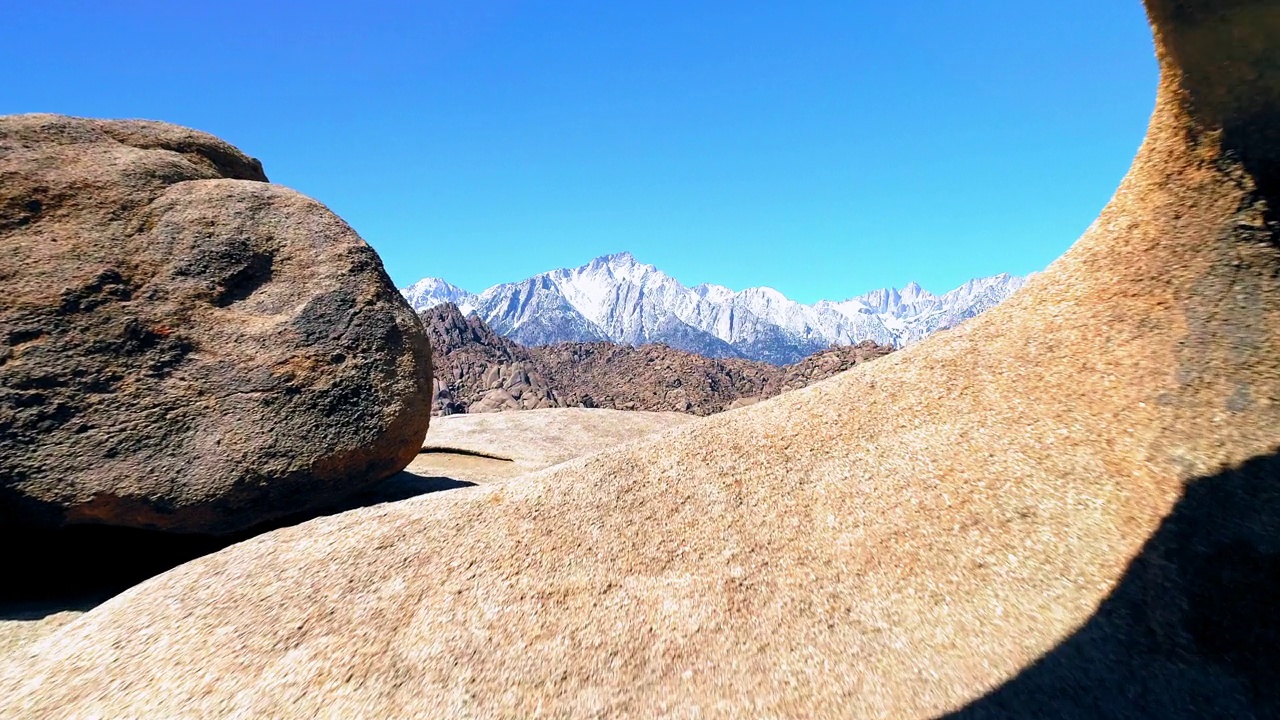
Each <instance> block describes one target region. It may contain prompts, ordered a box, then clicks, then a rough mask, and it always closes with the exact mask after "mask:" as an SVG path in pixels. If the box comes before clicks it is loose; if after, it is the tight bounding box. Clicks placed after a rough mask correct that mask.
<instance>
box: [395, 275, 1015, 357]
mask: <svg viewBox="0 0 1280 720" xmlns="http://www.w3.org/2000/svg"><path fill="white" fill-rule="evenodd" d="M1024 282H1025V278H1020V277H1014V276H1011V275H1008V274H1001V275H995V276H992V277H988V278H979V279H976V280H970V281H969V282H967V283H965V284H964V285H962V286H960V287H958V288H956V289H954V290H952V291H951V292H948V293H946V294H943V295H934V294H933V293H930V292H928V291H927V290H925V289H923V288H921V287H920V286H919V285H917V284H916V283H911V284H909V285H907V286H906V287H905V288H903V289H902V290H897V289H894V288H886V289H883V290H876V291H874V292H870V293H867V294H865V295H860V296H858V297H855V298H851V299H848V300H841V301H837V302H832V301H827V300H823V301H820V302H817V303H815V304H813V305H806V304H804V303H799V302H796V301H794V300H791V299H789V298H787V297H786V296H785V295H783V294H782V293H780V292H778V291H777V290H774V289H772V288H767V287H757V288H748V289H746V290H743V291H741V292H734V291H733V290H730V289H729V288H727V287H723V286H720V285H698V286H696V287H692V288H690V287H686V286H685V285H683V284H681V283H680V282H679V281H678V280H676V279H675V278H673V277H671V276H670V275H667V274H666V273H664V272H662V271H661V270H659V269H658V268H656V267H654V266H653V265H648V264H645V263H642V262H640V261H638V260H637V259H636V258H635V257H633V256H632V255H631V253H625V252H623V253H617V254H614V255H605V256H603V257H598V258H596V259H595V260H592V261H591V262H589V263H587V264H586V265H583V266H581V267H577V268H563V269H559V270H552V271H550V272H546V273H542V274H540V275H535V276H533V277H531V278H528V279H526V280H523V281H521V282H514V283H503V284H501V285H495V286H493V287H491V288H489V289H488V290H485V291H484V292H481V293H479V294H472V293H469V292H467V291H466V290H463V289H462V288H460V287H457V286H455V285H451V284H449V283H447V282H445V281H444V280H441V279H439V278H424V279H422V280H420V281H418V282H417V283H414V284H413V285H412V286H410V287H407V288H404V289H403V290H401V293H403V294H404V296H405V298H406V299H407V300H408V301H409V303H410V304H411V305H412V306H413V307H414V309H415V310H418V311H422V310H427V309H429V308H431V307H434V306H435V305H438V304H440V303H445V302H450V303H454V304H456V305H458V306H459V307H460V308H461V309H462V311H463V314H464V315H469V314H471V313H472V312H475V313H476V314H477V315H479V316H480V318H481V319H482V320H484V321H485V322H486V323H487V324H488V325H489V327H491V328H493V329H494V330H495V331H497V332H498V334H500V335H502V336H504V337H508V338H511V339H512V340H515V341H516V342H519V343H523V344H525V345H530V346H532V345H548V344H552V343H559V342H596V341H611V342H615V343H623V344H626V345H645V344H649V343H660V344H663V345H668V346H671V347H674V348H676V349H679V350H687V351H689V352H693V353H697V354H698V355H705V356H707V357H724V358H743V359H748V360H761V361H764V362H770V363H774V364H777V365H785V364H787V363H793V362H797V361H799V360H800V359H802V358H804V357H805V356H807V355H810V354H812V353H815V352H818V351H820V350H824V349H826V348H828V347H830V346H832V345H856V344H857V343H859V342H861V341H863V340H873V341H875V342H876V343H877V344H883V345H893V346H895V347H901V346H903V345H908V344H910V343H913V342H915V341H917V340H920V339H923V338H924V337H927V336H928V335H930V334H932V333H934V332H936V331H938V330H940V329H942V328H946V327H951V326H953V325H955V324H957V323H959V322H961V321H963V320H966V319H968V318H971V317H974V316H976V315H978V314H980V313H982V312H984V311H986V310H987V309H989V308H991V307H994V306H995V305H997V304H999V303H1000V302H1003V301H1004V300H1005V299H1006V298H1007V297H1009V296H1010V295H1012V294H1013V293H1014V292H1015V291H1017V290H1018V289H1019V288H1021V287H1022V285H1023V283H1024Z"/></svg>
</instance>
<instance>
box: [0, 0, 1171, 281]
mask: <svg viewBox="0 0 1280 720" xmlns="http://www.w3.org/2000/svg"><path fill="white" fill-rule="evenodd" d="M4 25H5V41H4V43H3V44H0V67H3V68H5V69H6V70H5V72H4V73H3V76H2V79H0V113H12V112H34V111H47V112H59V113H68V114H75V115H86V116H94V117H146V118H155V119H161V120H167V121H170V122H175V123H180V124H184V125H190V126H193V127H196V128H200V129H202V130H206V131H209V132H212V133H214V134H216V135H219V136H221V137H223V138H225V139H227V140H228V141H230V142H232V143H234V144H236V145H237V146H239V147H241V148H242V149H244V150H245V151H246V152H248V153H250V154H251V155H254V156H256V157H259V158H261V159H262V161H263V163H264V164H265V166H266V169H267V174H268V175H269V176H270V177H271V179H272V180H273V181H275V182H279V183H282V184H285V185H289V186H291V187H294V188H297V189H299V190H301V191H302V192H305V193H307V194H308V195H311V196H313V197H316V198H318V199H320V200H321V201H323V202H324V203H326V204H327V205H328V206H329V207H331V208H332V209H333V210H334V211H335V212H337V213H338V214H339V215H341V216H342V217H343V218H345V219H346V220H347V221H348V222H350V223H351V224H352V225H353V226H354V227H355V228H356V229H357V230H358V231H359V232H360V233H361V234H362V235H363V236H364V238H365V239H366V240H368V241H369V242H370V243H371V244H372V245H373V246H374V247H375V248H377V250H378V252H379V253H380V254H381V255H382V258H383V260H384V261H385V263H386V265H387V269H388V270H389V272H390V273H391V276H392V278H393V279H394V280H395V281H396V282H397V284H399V285H405V284H408V283H409V282H411V281H413V280H416V279H417V278H419V277H422V276H425V275H436V276H441V277H444V278H446V279H447V280H449V281H451V282H453V283H455V284H458V285H461V286H463V287H466V288H468V289H470V290H473V291H478V290H480V289H483V288H484V287H486V286H488V285H491V284H493V283H496V282H501V281H507V280H516V279H521V278H524V277H526V276H528V275H531V274H533V273H536V272H540V271H543V270H547V269H551V268H554V267H560V266H567V265H577V264H581V263H583V262H586V261H587V260H589V259H590V258H592V257H595V256H597V255H601V254H605V253H608V252H615V251H619V250H630V251H632V252H633V253H635V254H636V256H637V257H638V258H640V259H641V260H644V261H647V262H651V263H654V264H656V265H658V266H659V267H661V268H663V269H665V270H667V271H668V272H670V273H671V274H673V275H675V276H676V277H677V278H679V279H680V280H682V281H684V282H686V283H688V284H696V283H699V282H717V283H720V284H724V285H728V286H730V287H733V288H735V289H741V288H743V287H746V286H750V285H771V286H773V287H776V288H778V289H779V290H781V291H783V292H784V293H786V294H787V295H789V296H791V297H793V298H795V299H798V300H803V301H813V300H816V299H818V298H823V297H825V298H844V297H848V296H851V295H855V294H858V293H861V292H863V291H866V290H869V289H872V288H876V287H882V286H886V285H898V286H901V285H903V284H905V283H906V282H908V281H910V280H918V281H920V282H921V283H922V284H923V285H924V286H925V287H926V288H930V289H933V290H936V291H941V290H946V289H950V288H951V287H954V286H955V285H958V284H960V283H961V282H963V281H964V280H966V279H968V278H970V277H975V276H980V275H990V274H995V273H997V272H1001V271H1009V272H1013V273H1019V274H1021V273H1026V272H1030V271H1033V270H1038V269H1042V268H1043V267H1044V266H1045V265H1047V264H1048V263H1049V262H1050V261H1051V260H1052V259H1053V258H1055V257H1057V256H1058V255H1060V254H1061V253H1062V252H1063V251H1064V250H1066V248H1067V247H1068V246H1069V245H1070V244H1071V243H1072V242H1073V241H1074V240H1075V238H1076V237H1077V236H1078V235H1079V234H1080V233H1081V232H1082V231H1083V230H1084V229H1085V228H1086V227H1087V226H1088V224H1089V223H1090V222H1091V221H1092V220H1093V218H1094V217H1095V215H1096V214H1097V211H1098V210H1099V209H1100V208H1101V207H1102V205H1103V204H1105V202H1106V201H1107V199H1108V198H1109V197H1110V195H1111V193H1112V191H1113V190H1114V189H1115V187H1116V184H1117V183H1118V182H1119V180H1120V178H1121V177H1122V176H1123V174H1124V171H1125V170H1126V168H1127V167H1128V165H1129V161H1130V159H1131V158H1132V156H1133V154H1134V151H1135V150H1136V149H1137V146H1138V143H1139V142H1140V140H1141V138H1142V135H1143V132H1144V130H1145V126H1146V121H1147V117H1148V115H1149V114H1150V110H1151V107H1152V100H1153V97H1154V88H1155V81H1156V68H1155V62H1154V59H1153V58H1152V51H1151V40H1150V36H1149V34H1148V31H1147V27H1146V23H1145V18H1144V16H1143V13H1142V9H1141V7H1140V3H1139V2H1138V1H1137V0H1075V1H1074V2H1028V1H1027V0H894V2H881V1H879V0H877V1H875V2H871V1H869V0H796V1H795V2H778V1H777V0H770V1H768V2H764V1H758V0H734V1H732V2H730V1H729V0H705V1H702V2H699V1H697V0H694V1H692V2H690V1H689V0H682V1H676V0H643V1H642V2H641V1H638V0H637V1H631V2H628V1H625V0H616V1H611V2H603V1H601V0H523V1H521V0H468V1H463V0H425V1H422V2H412V3H410V2H405V3H401V2H381V3H350V2H341V3H339V2H331V1H328V0H316V1H315V2H308V3H300V2H299V3H284V2H270V0H262V1H261V2H244V1H241V0H230V1H222V2H214V1H212V0H201V1H196V0H192V1H190V2H168V1H165V2H159V1H155V0H119V1H116V2H80V3H70V2H59V1H57V0H51V1H42V2H22V3H17V2H15V3H10V4H9V5H8V6H7V7H6V10H5V13H4Z"/></svg>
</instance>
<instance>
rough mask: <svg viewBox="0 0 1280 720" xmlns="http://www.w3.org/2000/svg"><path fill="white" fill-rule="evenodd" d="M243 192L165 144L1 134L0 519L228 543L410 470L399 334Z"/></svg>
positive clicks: (249, 166) (207, 154) (208, 147)
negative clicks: (225, 535) (201, 535)
mask: <svg viewBox="0 0 1280 720" xmlns="http://www.w3.org/2000/svg"><path fill="white" fill-rule="evenodd" d="M266 180H267V178H266V176H265V175H264V174H263V172H262V166H261V165H260V164H259V163H258V161H257V160H254V159H252V158H249V157H247V156H245V155H244V154H242V153H241V152H240V151H238V150H236V149H235V148H233V147H231V146H230V145H227V144H226V143H224V142H222V141H220V140H218V139H216V138H214V137H212V136H209V135H206V134H204V133H200V132H196V131H193V130H188V129H185V128H180V127H175V126H172V125H166V124H163V123H156V122H145V121H100V120H83V119H76V118H67V117H59V116H52V115H27V116H9V117H4V118H0V250H2V252H0V280H2V281H3V285H4V288H5V296H4V300H3V301H0V523H3V524H6V525H41V526H58V525H64V524H75V523H101V524H108V525H121V526H131V527H139V528H153V529H163V530H172V531H179V532H211V533H221V532H228V531H232V530H236V529H239V528H243V527H246V526H249V525H252V524H255V523H258V522H261V521H263V520H266V519H269V518H271V517H273V516H276V515H281V514H285V513H290V512H296V511H299V510H304V509H306V508H308V507H311V506H313V505H318V504H323V503H326V502H329V501H332V500H333V499H334V498H335V497H337V496H341V495H343V494H346V493H349V492H352V491H354V490H358V489H360V488H362V487H364V486H367V485H369V484H371V483H373V482H376V481H378V480H380V479H382V478H385V477H387V476H388V475H390V474H392V473H395V472H397V471H398V470H400V469H401V468H402V467H404V466H405V465H406V464H407V463H408V462H409V461H410V460H411V459H412V458H413V456H414V454H415V453H416V452H417V449H418V448H419V447H420V445H421V441H422V437H423V435H424V434H425V432H426V428H427V422H428V414H429V408H430V392H431V370H430V356H429V349H428V345H427V340H426V337H425V335H424V333H423V331H422V329H421V325H420V323H419V322H418V320H417V318H416V317H414V315H413V313H412V311H411V310H410V309H409V307H408V306H407V305H406V304H405V302H404V301H403V300H402V299H401V298H400V295H399V294H398V293H397V292H396V291H395V289H394V287H393V286H392V284H391V282H390V280H389V279H388V278H387V276H386V274H385V272H384V270H383V268H382V264H381V261H380V260H379V259H378V256H377V254H376V253H375V252H374V251H373V250H372V249H371V248H370V247H369V246H368V245H366V244H365V243H364V241H362V240H361V239H360V238H359V236H357V235H356V233H355V232H354V231H353V230H352V229H351V228H350V227H348V226H347V225H346V224H345V223H344V222H342V220H340V219H339V218H337V217H336V216H334V215H333V214H332V213H330V212H329V211H328V210H327V209H326V208H325V207H324V206H322V205H321V204H320V203H317V202H316V201H314V200H311V199H309V198H307V197H304V196H302V195H300V194H298V193H296V192H294V191H292V190H288V189H286V188H283V187H280V186H277V185H272V184H270V183H268V182H267V181H266Z"/></svg>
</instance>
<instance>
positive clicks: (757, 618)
mask: <svg viewBox="0 0 1280 720" xmlns="http://www.w3.org/2000/svg"><path fill="white" fill-rule="evenodd" d="M1148 9H1149V14H1150V17H1151V19H1152V21H1153V24H1154V26H1155V31H1156V40H1157V51H1158V54H1159V59H1160V64H1161V68H1162V76H1163V79H1162V80H1161V83H1160V88H1159V96H1158V101H1157V107H1156V111H1155V114H1154V116H1153V119H1152V122H1151V127H1150V133H1149V135H1148V138H1147V140H1146V142H1145V143H1144V145H1143V147H1142V149H1141V151H1140V153H1139V155H1138V158H1137V159H1136V161H1135V163H1134V166H1133V169H1132V171H1131V172H1130V174H1129V175H1128V176H1127V177H1126V179H1125V180H1124V182H1123V184H1122V185H1121V187H1120V189H1119V191H1118V192H1117V194H1116V196H1115V198H1114V199H1113V201H1112V202H1111V204H1110V205H1109V206H1108V207H1107V208H1106V209H1105V210H1104V212H1103V213H1102V216H1101V217H1100V218H1099V220H1098V222H1097V223H1096V224H1095V225H1093V226H1092V228H1091V229H1090V230H1089V231H1088V232H1087V233H1086V234H1085V236H1084V237H1082V238H1081V239H1080V240H1079V242H1078V243H1077V244H1076V245H1075V246H1074V247H1073V248H1072V249H1071V250H1070V251H1069V252H1068V253H1067V254H1066V255H1065V256H1063V257H1062V258H1061V259H1059V260H1058V261H1057V262H1055V263H1054V264H1053V266H1052V267H1051V268H1050V269H1049V270H1048V271H1046V272H1045V273H1044V274H1043V275H1041V276H1039V277H1038V278H1036V279H1033V280H1032V281H1031V282H1030V283H1029V284H1028V286H1027V287H1026V288H1025V289H1024V290H1023V291H1022V292H1020V293H1019V294H1017V295H1015V296H1014V297H1013V298H1012V299H1010V300H1009V301H1008V302H1006V303H1005V304H1003V305H1001V306H999V307H997V308H995V309H993V310H991V311H990V312H988V313H987V314H984V315H983V316H981V317H979V318H977V319H976V320H974V321H973V322H970V323H966V324H964V325H962V326H960V327H958V328H955V329H953V330H950V331H948V332H946V333H944V334H942V335H939V336H936V337H933V338H931V339H929V340H926V341H924V342H922V343H920V344H919V345H917V346H914V347H911V348H908V349H906V350H904V351H901V352H896V353H894V354H892V355H890V356H888V357H886V358H884V359H882V360H880V361H878V362H874V363H868V364H867V365H866V366H864V367H862V368H858V369H856V370H854V371H853V372H849V373H844V374H842V375H839V376H837V377H835V378H833V379H831V380H829V381H826V382H823V383H819V384H817V385H814V386H811V387H808V388H805V389H802V390H798V391H795V392H791V393H787V394H784V395H781V396H779V397H777V398H775V399H772V400H770V401H766V402H762V403H759V404H757V405H755V406H753V407H751V408H747V409H744V410H742V411H740V412H733V413H726V414H723V415H718V416H715V417H712V418H708V419H705V420H702V421H699V422H695V423H691V424H690V425H688V426H686V427H685V428H681V429H678V430H676V431H672V432H669V433H664V434H663V435H661V436H659V437H657V438H655V439H653V440H652V441H648V442H642V443H640V444H638V445H632V446H628V447H626V448H623V449H619V450H616V451H613V452H610V453H607V454H604V455H598V456H594V457H591V458H585V459H579V460H576V461H573V462H571V463H568V464H566V465H562V466H559V467H557V468H553V469H550V470H547V471H544V472H542V473H538V474H535V475H532V476H527V477H524V478H520V479H517V480H514V481H510V482H508V483H505V484H498V485H490V486H486V487H477V488H468V489H464V490H459V491H452V492H448V493H440V494H438V495H436V496H434V497H430V498H424V499H422V500H419V501H410V502H405V503H400V504H397V505H392V506H382V507H378V508H372V509H368V510H362V511H357V512H353V513H349V514H346V515H342V516H337V517H330V518H324V519H321V520H318V521H315V522H312V523H308V524H307V525H304V526H300V527H293V528H288V529H284V530H280V531H277V532H275V533H272V534H269V535H265V536H261V537H259V538H256V539H254V540H251V541H249V542H245V543H242V544H240V545H237V546H235V547H232V548H229V549H228V550H226V551H224V552H221V553H218V554H215V555H211V556H208V557H205V558H202V559H200V560H198V561H195V562H193V563H190V564H188V565H185V566H183V567H180V568H178V569H176V570H174V571H172V572H170V573H168V574H166V575H163V576H160V577H158V578H155V579H154V580H152V581H149V582H147V583H144V584H143V585H141V586H138V587H136V588H134V589H133V590H130V591H129V592H126V593H125V594H123V595H122V596H120V597H118V598H116V599H114V600H112V601H111V602H108V603H107V604H105V605H103V606H101V607H99V608H97V609H96V610H94V611H93V612H91V613H89V614H88V615H86V616H85V617H83V618H81V619H80V620H78V621H76V622H75V623H73V624H71V625H69V626H67V627H66V628H64V629H63V630H61V631H59V632H58V633H56V634H55V635H53V636H51V637H50V638H48V639H47V640H45V641H44V642H42V643H40V644H38V645H37V646H35V648H34V651H33V652H32V653H30V655H29V656H28V657H24V658H22V659H21V660H19V661H17V662H15V663H13V664H11V665H10V666H9V667H7V668H5V669H3V670H0V698H2V699H0V714H6V715H10V716H22V717H45V716H52V715H60V716H64V715H83V716H90V715H96V714H102V715H111V716H138V715H142V716H157V715H178V714H181V715H188V716H189V715H229V714H242V715H252V716H273V717H286V716H288V717H311V716H314V715H317V714H328V715H333V716H366V717H368V716H403V715H414V714H417V715H423V716H488V717H494V716H533V715H537V714H543V715H549V716H570V715H572V716H590V715H609V716H637V717H641V716H643V717H647V716H673V717H693V716H699V717H703V716H717V717H741V716H788V717H830V716H849V717H893V718H912V717H919V718H924V717H934V716H937V715H938V714H939V713H944V712H947V711H951V710H956V711H958V712H959V713H960V714H961V716H965V717H1038V718H1077V717H1110V718H1138V717H1161V718H1193V717H1194V718H1199V717H1237V718H1248V717H1259V718H1260V717H1276V716H1277V714H1278V713H1280V682H1277V677H1276V668H1277V667H1280V656H1278V654H1280V652H1278V651H1277V648H1280V642H1277V636H1278V634H1280V616H1278V613H1280V609H1278V608H1280V605H1277V603H1276V602H1275V598H1276V596H1277V592H1280V587H1278V585H1280V582H1278V581H1277V577H1280V540H1278V538H1280V485H1278V483H1277V478H1278V477H1280V455H1278V454H1277V445H1278V444H1280V337H1277V330H1278V329H1280V234H1278V233H1280V228H1278V227H1277V224H1276V223H1277V217H1276V216H1275V208H1276V207H1277V204H1276V203H1277V202H1280V195H1278V186H1277V182H1276V181H1277V178H1280V142H1277V136H1278V134H1280V65H1277V63H1276V62H1275V58H1276V56H1277V53H1280V48H1278V47H1277V43H1280V5H1277V3H1275V2H1274V1H1273V0H1265V1H1263V0H1232V1H1230V2H1223V1H1222V0H1212V1H1211V0H1148ZM1099 327H1106V328H1107V329H1108V332H1107V333H1106V334H1105V335H1102V336H1099V335H1098V333H1097V332H1096V330H1095V329H1096V328H1099ZM1085 348H1087V351H1085ZM461 538H465V541H460V539H461Z"/></svg>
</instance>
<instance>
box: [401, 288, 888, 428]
mask: <svg viewBox="0 0 1280 720" xmlns="http://www.w3.org/2000/svg"><path fill="white" fill-rule="evenodd" d="M419 315H420V316H421V317H422V320H423V323H424V324H425V325H426V326H427V330H428V333H429V334H430V336H431V346H432V352H433V353H434V355H433V365H434V367H435V373H436V385H435V391H436V398H435V405H434V407H433V412H435V413H436V414H437V415H450V414H454V413H463V412H472V413H475V412H494V411H500V410H529V409H536V408H552V407H602V408H612V409H617V410H655V411H661V410H667V411H677V412H686V413H692V414H695V415H710V414H712V413H717V412H721V411H723V410H727V409H730V408H732V407H737V406H741V405H747V404H751V403H753V402H756V401H758V400H760V399H763V398H767V397H772V396H774V395H777V394H779V393H781V392H784V391H786V390H793V389H797V388H801V387H804V386H806V385H809V384H811V383H814V382H817V381H819V380H824V379H826V378H828V377H831V376H832V375H835V374H837V373H840V372H843V371H845V370H848V369H849V368H851V367H853V366H854V365H857V364H859V363H862V362H866V361H867V360H872V359H875V358H877V357H880V356H882V355H885V354H888V353H889V352H892V350H893V348H892V347H891V346H888V345H878V344H876V343H874V342H870V341H868V342H863V343H861V344H858V345H848V346H842V347H832V348H828V349H826V350H822V351H820V352H817V353H814V354H813V355H810V356H809V357H806V358H804V359H803V360H801V361H800V362H797V363H794V364H792V365H787V366H777V365H771V364H769V363H765V362H756V361H751V360H743V359H741V358H709V357H704V356H702V355H697V354H694V353H691V352H686V351H683V350H677V349H675V348H671V347H668V346H666V345H656V344H650V345H641V346H639V347H634V346H631V345H622V344H617V343H612V342H586V343H573V342H570V343H557V344H554V345H544V346H538V347H525V346H523V345H520V344H519V343H516V342H514V341H513V340H510V339H508V338H505V337H502V336H501V335H499V334H498V333H497V332H495V331H494V330H493V329H492V328H490V327H489V326H488V325H487V324H485V322H484V321H482V320H481V319H480V318H479V317H477V316H476V315H470V316H464V315H463V313H462V311H461V310H459V308H458V306H456V305H454V304H452V303H444V304H441V305H436V306H434V307H432V308H430V309H429V310H426V311H423V312H421V313H419Z"/></svg>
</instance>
